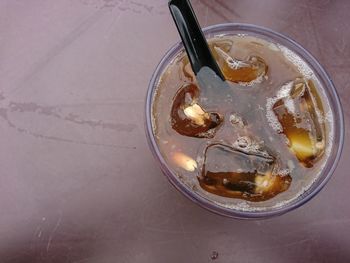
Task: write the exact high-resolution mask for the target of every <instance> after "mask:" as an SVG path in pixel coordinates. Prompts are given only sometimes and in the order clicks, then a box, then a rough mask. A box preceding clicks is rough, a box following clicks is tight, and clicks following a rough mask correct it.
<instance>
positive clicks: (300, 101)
mask: <svg viewBox="0 0 350 263" xmlns="http://www.w3.org/2000/svg"><path fill="white" fill-rule="evenodd" d="M208 42H209V46H210V49H211V52H212V54H213V56H214V57H215V59H216V61H217V63H218V65H219V67H220V69H221V71H222V72H223V74H224V76H225V79H226V82H227V83H228V85H226V86H223V87H220V86H219V87H211V88H210V89H209V88H206V87H203V86H201V85H200V83H198V82H197V78H196V76H195V75H194V73H193V72H192V69H191V65H190V63H189V60H188V58H187V56H186V54H185V52H180V53H179V54H178V56H177V57H176V58H175V59H174V60H173V61H172V63H170V64H169V65H168V67H167V68H166V70H165V71H164V72H163V74H162V76H161V78H160V81H159V83H158V86H157V88H156V92H155V95H154V98H153V105H152V126H153V133H154V136H155V138H156V141H157V144H158V147H159V149H160V151H161V153H162V155H163V157H164V158H165V160H166V162H167V164H168V166H169V167H170V168H171V169H172V171H173V173H174V174H176V175H177V176H178V178H179V180H181V181H182V183H183V184H185V185H186V187H188V188H189V189H191V191H193V192H195V193H196V194H199V195H201V196H202V197H204V198H206V199H208V200H210V201H212V202H214V203H216V204H218V205H222V206H225V207H230V208H236V209H246V210H254V209H255V210H259V209H264V208H267V207H278V206H281V205H282V204H285V203H286V202H289V201H291V200H294V199H295V198H297V197H298V196H300V195H301V194H302V193H303V192H304V191H305V190H307V189H308V188H309V187H310V186H311V185H312V183H313V182H314V181H315V180H316V179H317V177H318V175H319V174H320V172H321V170H322V168H323V166H324V163H325V161H326V160H327V156H328V153H329V150H330V148H331V144H332V125H331V124H332V112H331V111H330V108H329V102H328V100H327V98H326V96H325V93H324V90H323V87H322V84H321V82H320V81H319V80H318V78H317V75H316V74H314V72H313V71H312V70H311V68H310V67H309V66H308V64H307V63H306V62H304V61H303V59H302V58H301V57H299V56H298V55H297V54H295V53H294V52H292V51H291V50H289V49H288V48H286V47H284V46H282V45H279V44H276V43H272V42H269V41H268V40H264V39H262V38H258V37H255V36H248V35H225V36H222V35H221V36H215V37H212V38H210V39H208ZM204 74H205V72H204ZM214 77H215V76H214ZM208 78H211V77H210V72H209V73H208Z"/></svg>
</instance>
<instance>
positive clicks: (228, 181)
mask: <svg viewBox="0 0 350 263" xmlns="http://www.w3.org/2000/svg"><path fill="white" fill-rule="evenodd" d="M244 148H246V147H244ZM248 148H249V147H248ZM275 166H276V161H275V158H274V157H273V156H271V155H264V154H259V152H258V151H255V152H254V151H249V150H248V149H247V150H242V149H237V148H235V147H232V146H227V145H224V144H212V145H210V146H208V147H207V149H206V151H205V156H204V164H203V167H202V171H201V175H200V176H199V177H198V180H199V184H200V186H201V187H202V188H203V189H204V190H206V191H208V192H210V193H212V194H216V195H219V196H224V197H231V198H241V199H245V200H248V201H255V202H257V201H263V200H267V199H270V198H272V197H274V196H276V195H277V194H279V193H281V192H283V191H285V190H287V189H288V187H289V185H290V183H291V180H292V178H291V177H290V176H289V175H283V176H281V175H278V174H274V171H275V170H276V169H275Z"/></svg>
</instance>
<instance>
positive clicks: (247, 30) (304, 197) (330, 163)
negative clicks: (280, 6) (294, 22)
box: [145, 23, 344, 219]
mask: <svg viewBox="0 0 350 263" xmlns="http://www.w3.org/2000/svg"><path fill="white" fill-rule="evenodd" d="M203 31H204V34H205V35H206V37H207V38H211V37H214V36H217V35H237V34H247V35H250V36H256V37H258V38H262V39H265V40H267V41H269V42H272V43H277V44H280V45H282V46H285V47H287V48H289V49H290V50H292V51H293V52H294V53H296V54H297V55H298V56H300V57H301V58H303V59H304V61H305V62H306V63H307V64H308V65H309V66H310V68H311V69H312V70H313V72H314V73H315V75H316V77H317V78H318V79H319V81H320V83H321V85H322V86H323V88H324V91H325V94H326V96H327V98H328V101H329V106H330V110H331V111H332V113H333V123H331V125H332V129H333V143H332V149H331V151H330V154H329V157H328V159H327V160H326V161H325V165H324V168H323V169H322V171H321V173H320V175H319V176H318V177H317V178H316V180H315V182H314V183H313V184H312V185H311V186H310V187H309V188H308V189H307V190H306V191H305V192H304V193H303V194H301V195H300V196H299V197H297V198H296V199H294V200H292V201H291V202H287V203H286V204H284V205H282V206H280V207H276V208H271V209H270V208H269V209H267V210H261V211H242V210H238V209H231V208H226V207H223V206H220V205H218V204H215V203H214V202H211V201H210V200H208V199H206V198H204V197H202V196H201V195H199V194H198V193H196V192H194V191H193V190H191V189H190V188H189V187H187V186H186V185H185V184H184V183H182V182H181V181H180V180H179V178H178V177H177V176H176V175H175V173H174V172H173V171H172V170H171V168H170V167H169V166H168V165H167V163H166V161H165V159H164V157H163V156H162V154H161V152H160V150H159V148H158V145H157V142H156V140H155V136H154V132H153V127H152V103H153V99H154V93H155V90H156V88H157V85H158V83H159V79H160V77H161V75H162V74H163V73H164V72H165V70H166V68H167V66H168V65H169V64H170V63H171V62H172V61H173V60H174V59H175V57H176V56H177V55H178V54H179V52H181V51H182V50H183V45H182V43H177V44H176V45H174V46H173V47H172V48H171V49H170V50H169V51H168V52H167V53H166V54H165V56H164V57H163V58H162V60H161V61H160V63H159V64H158V66H157V68H156V70H155V72H154V73H153V76H152V79H151V81H150V83H149V87H148V92H147V98H146V123H145V125H146V127H145V128H146V135H147V139H148V143H149V146H150V148H151V151H152V153H153V155H154V156H155V158H156V159H157V160H158V162H159V164H160V167H161V169H162V171H163V173H164V174H165V175H166V176H167V178H168V179H169V181H170V182H171V183H172V184H173V185H174V186H175V187H176V188H177V189H178V190H179V191H180V192H182V193H183V194H184V195H185V196H187V197H188V198H189V199H191V200H192V201H193V202H195V203H197V204H199V205H200V206H202V207H204V208H206V209H208V210H210V211H212V212H215V213H217V214H220V215H224V216H229V217H233V218H241V219H249V218H251V219H253V218H267V217H271V216H276V215H281V214H283V213H286V212H288V211H291V210H293V209H295V208H297V207H299V206H301V205H303V204H305V203H306V202H307V201H309V200H310V199H311V198H312V197H314V196H315V195H316V194H317V193H318V192H319V191H320V190H321V189H322V188H323V187H324V186H325V184H326V183H327V182H328V180H329V179H330V177H331V175H332V174H333V172H334V170H335V168H336V166H337V163H338V161H339V158H340V155H341V151H342V146H343V140H344V123H343V122H344V121H343V113H342V108H341V104H340V101H339V98H338V95H337V92H336V90H335V88H334V86H333V83H332V81H331V80H330V78H329V77H328V75H327V73H326V72H325V70H324V69H323V68H322V67H321V65H320V64H319V63H318V62H317V61H316V59H315V58H314V57H313V56H312V55H311V54H310V53H309V52H307V51H306V50H305V49H304V48H303V47H302V46H300V45H299V44H297V43H296V42H294V41H293V40H291V39H290V38H288V37H286V36H283V35H281V34H279V33H276V32H274V31H271V30H269V29H266V28H262V27H259V26H255V25H248V24H235V23H228V24H220V25H214V26H210V27H207V28H205V29H203Z"/></svg>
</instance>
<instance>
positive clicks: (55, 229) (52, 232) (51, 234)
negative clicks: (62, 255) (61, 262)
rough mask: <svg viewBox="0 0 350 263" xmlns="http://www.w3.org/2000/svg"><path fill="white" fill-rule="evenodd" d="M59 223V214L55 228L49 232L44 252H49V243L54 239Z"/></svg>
mask: <svg viewBox="0 0 350 263" xmlns="http://www.w3.org/2000/svg"><path fill="white" fill-rule="evenodd" d="M61 221H62V213H60V215H59V217H58V220H57V222H56V225H55V227H54V228H53V230H52V231H51V233H50V236H49V239H48V242H47V245H46V252H47V253H48V252H49V249H50V245H51V242H52V240H53V238H54V235H55V233H56V231H57V229H58V227H59V226H60V224H61Z"/></svg>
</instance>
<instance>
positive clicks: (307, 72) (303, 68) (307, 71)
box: [277, 44, 314, 78]
mask: <svg viewBox="0 0 350 263" xmlns="http://www.w3.org/2000/svg"><path fill="white" fill-rule="evenodd" d="M277 45H278V47H279V48H280V50H281V51H282V54H283V55H284V57H285V58H286V59H288V60H289V61H290V62H291V63H292V64H294V65H295V66H296V67H297V69H298V71H299V72H300V73H301V74H302V75H304V77H306V78H311V77H312V76H313V75H314V73H313V72H312V70H311V68H310V67H309V65H308V64H306V62H305V61H304V60H303V59H302V58H301V57H299V56H298V55H297V54H295V53H294V52H293V51H292V50H290V49H289V48H286V47H285V46H282V45H279V44H277Z"/></svg>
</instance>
